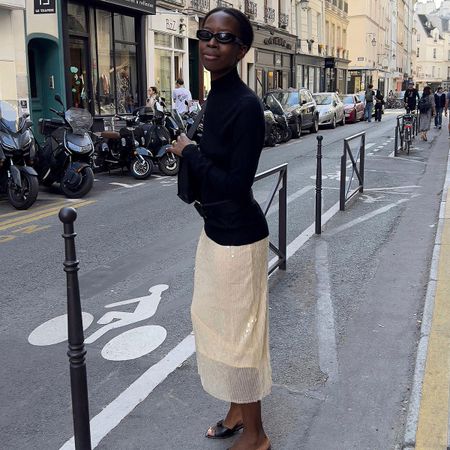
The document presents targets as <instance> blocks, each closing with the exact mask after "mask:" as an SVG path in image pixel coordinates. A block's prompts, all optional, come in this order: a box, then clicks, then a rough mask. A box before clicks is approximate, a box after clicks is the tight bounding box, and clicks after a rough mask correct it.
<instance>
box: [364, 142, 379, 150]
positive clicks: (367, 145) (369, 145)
mask: <svg viewBox="0 0 450 450" xmlns="http://www.w3.org/2000/svg"><path fill="white" fill-rule="evenodd" d="M374 145H377V144H376V143H375V142H371V143H370V144H366V150H368V149H369V148H372V147H373V146H374Z"/></svg>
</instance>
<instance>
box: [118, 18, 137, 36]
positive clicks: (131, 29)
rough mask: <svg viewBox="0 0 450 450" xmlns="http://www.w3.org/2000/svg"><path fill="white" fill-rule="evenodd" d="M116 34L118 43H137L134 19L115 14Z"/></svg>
mask: <svg viewBox="0 0 450 450" xmlns="http://www.w3.org/2000/svg"><path fill="white" fill-rule="evenodd" d="M114 34H115V36H114V38H115V40H116V41H122V42H136V29H135V23H134V18H133V17H129V16H124V15H122V14H114Z"/></svg>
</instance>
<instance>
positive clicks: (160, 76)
mask: <svg viewBox="0 0 450 450" xmlns="http://www.w3.org/2000/svg"><path fill="white" fill-rule="evenodd" d="M155 84H156V87H157V88H158V90H159V92H160V93H161V96H162V97H164V98H165V99H166V100H168V101H169V99H170V98H171V97H172V52H170V51H168V50H160V49H156V50H155Z"/></svg>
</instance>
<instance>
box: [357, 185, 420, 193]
mask: <svg viewBox="0 0 450 450" xmlns="http://www.w3.org/2000/svg"><path fill="white" fill-rule="evenodd" d="M420 187H422V186H418V185H417V184H411V185H409V186H390V187H379V188H367V189H366V188H364V192H366V191H395V190H397V189H413V188H414V189H415V188H420Z"/></svg>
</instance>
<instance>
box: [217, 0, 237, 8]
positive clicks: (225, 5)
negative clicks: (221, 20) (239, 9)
mask: <svg viewBox="0 0 450 450" xmlns="http://www.w3.org/2000/svg"><path fill="white" fill-rule="evenodd" d="M217 7H218V8H232V7H233V3H230V2H226V1H225V0H217Z"/></svg>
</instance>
